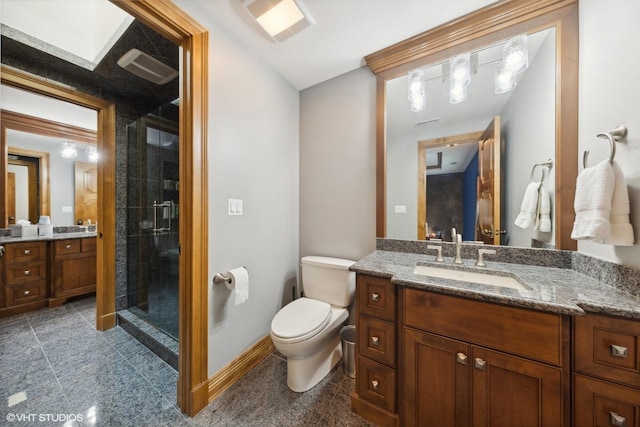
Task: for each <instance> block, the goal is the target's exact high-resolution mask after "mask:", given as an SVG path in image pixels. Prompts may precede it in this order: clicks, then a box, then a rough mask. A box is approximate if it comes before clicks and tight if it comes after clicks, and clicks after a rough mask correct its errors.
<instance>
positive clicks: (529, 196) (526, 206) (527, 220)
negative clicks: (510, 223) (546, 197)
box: [515, 182, 540, 229]
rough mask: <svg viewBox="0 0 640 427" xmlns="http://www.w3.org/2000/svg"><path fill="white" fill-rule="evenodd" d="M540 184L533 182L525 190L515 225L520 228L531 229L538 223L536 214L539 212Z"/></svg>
mask: <svg viewBox="0 0 640 427" xmlns="http://www.w3.org/2000/svg"><path fill="white" fill-rule="evenodd" d="M539 188H540V183H539V182H531V183H529V185H527V188H526V190H524V197H523V199H522V204H521V205H520V213H519V214H518V217H517V218H516V220H515V224H516V225H517V226H518V227H520V228H524V229H527V228H531V227H533V226H534V224H535V222H536V212H537V210H538V189H539Z"/></svg>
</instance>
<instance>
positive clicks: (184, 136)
mask: <svg viewBox="0 0 640 427" xmlns="http://www.w3.org/2000/svg"><path fill="white" fill-rule="evenodd" d="M113 3H114V4H115V5H116V6H118V7H120V8H121V9H123V10H125V11H126V12H127V13H129V14H131V15H132V16H133V17H134V18H136V19H138V20H139V21H140V22H142V23H144V24H145V25H147V26H149V27H150V28H152V29H153V30H155V31H157V32H158V33H159V34H161V35H163V36H164V37H166V38H167V39H169V40H171V41H172V42H174V43H175V44H177V45H179V46H180V47H181V49H180V54H181V69H180V100H181V108H180V130H181V132H180V181H181V183H180V184H181V185H180V188H181V190H182V191H181V195H180V197H181V200H180V208H179V209H180V212H179V216H180V218H182V219H184V220H183V221H180V247H181V256H180V261H179V263H180V264H179V270H180V275H179V313H178V316H179V362H178V385H177V387H178V393H177V400H178V406H179V407H180V409H181V410H182V412H184V413H186V414H187V415H189V416H193V415H195V414H197V413H198V412H199V411H200V410H201V409H203V408H204V407H205V406H206V405H207V403H208V368H207V358H208V328H207V326H208V286H207V285H208V191H207V106H208V81H207V77H208V53H209V35H208V32H207V31H206V29H205V28H204V27H202V26H200V24H198V23H197V22H196V21H194V20H193V19H192V18H191V17H189V16H188V15H186V14H185V13H184V12H183V11H182V10H180V9H179V8H178V7H177V6H176V5H174V4H173V3H172V2H171V1H170V0H118V1H113ZM0 78H1V81H2V83H3V84H6V85H9V86H14V87H17V88H21V89H25V90H28V91H31V92H35V93H39V94H41V95H45V96H49V97H53V98H56V99H60V100H64V101H68V102H72V103H74V104H77V105H81V106H83V107H87V108H91V109H93V110H95V111H96V112H97V113H98V133H97V142H98V144H97V145H98V151H99V153H100V155H101V158H102V161H101V162H99V168H98V200H99V204H100V205H101V209H100V211H99V214H98V230H97V232H98V237H99V238H98V244H97V258H98V260H97V286H96V288H97V290H96V323H97V328H98V330H106V329H109V328H111V327H113V326H115V323H116V313H115V230H116V222H115V219H116V218H115V200H116V193H115V182H116V174H115V138H116V129H115V120H116V114H115V105H114V104H112V103H109V102H107V101H105V100H102V99H99V98H96V97H93V96H90V95H86V94H83V93H80V92H77V91H75V90H73V89H69V88H68V87H66V86H63V85H60V84H57V83H53V82H51V81H48V80H44V79H42V78H40V77H37V76H34V75H30V74H27V73H23V72H20V71H17V70H15V69H12V68H9V67H5V66H4V65H3V66H2V68H1V73H0ZM0 157H1V158H0V160H1V161H4V162H6V160H7V147H6V146H3V147H0ZM0 175H1V176H0V181H1V182H0V188H4V185H6V184H5V182H6V181H5V179H6V177H5V176H4V174H0ZM187 207H188V209H187Z"/></svg>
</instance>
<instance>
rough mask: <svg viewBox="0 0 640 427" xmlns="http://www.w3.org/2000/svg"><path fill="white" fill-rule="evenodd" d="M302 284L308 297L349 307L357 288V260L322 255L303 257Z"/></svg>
mask: <svg viewBox="0 0 640 427" xmlns="http://www.w3.org/2000/svg"><path fill="white" fill-rule="evenodd" d="M301 264H302V285H303V287H304V295H305V296H306V297H307V298H312V299H315V300H320V301H324V302H327V303H329V304H331V305H335V306H338V307H348V306H349V304H351V302H352V301H353V296H354V293H355V290H356V273H354V272H353V271H349V267H351V266H352V265H353V264H355V261H351V260H348V259H340V258H330V257H321V256H306V257H303V258H302V261H301Z"/></svg>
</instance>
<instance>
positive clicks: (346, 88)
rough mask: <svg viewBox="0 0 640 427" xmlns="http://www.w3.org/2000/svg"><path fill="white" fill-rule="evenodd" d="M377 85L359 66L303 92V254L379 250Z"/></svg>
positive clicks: (356, 256)
mask: <svg viewBox="0 0 640 427" xmlns="http://www.w3.org/2000/svg"><path fill="white" fill-rule="evenodd" d="M375 82H376V80H375V76H374V75H373V73H371V71H370V70H369V69H368V68H360V69H357V70H355V71H352V72H350V73H347V74H344V75H342V76H338V77H336V78H333V79H331V80H328V81H326V82H324V83H321V84H318V85H316V86H313V87H311V88H308V89H306V90H304V91H302V92H301V94H300V256H305V255H323V256H333V257H339V258H346V259H353V260H357V259H359V258H362V257H364V256H365V255H367V254H368V253H370V252H372V251H373V250H375V236H376V229H375V224H376V215H375V203H376V200H375V198H376V195H375V181H376V165H375V161H376V137H375V127H376V117H375V99H376V83H375Z"/></svg>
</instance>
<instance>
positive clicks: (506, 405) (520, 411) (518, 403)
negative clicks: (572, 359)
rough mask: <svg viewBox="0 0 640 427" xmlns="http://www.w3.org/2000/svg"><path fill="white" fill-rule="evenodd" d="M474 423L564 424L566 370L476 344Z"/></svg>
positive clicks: (496, 426) (507, 425) (472, 361)
mask: <svg viewBox="0 0 640 427" xmlns="http://www.w3.org/2000/svg"><path fill="white" fill-rule="evenodd" d="M469 364H470V365H472V366H473V369H472V379H471V381H472V384H473V387H472V396H473V397H472V402H473V403H472V407H473V409H472V411H473V414H472V416H473V425H474V426H492V427H499V426H504V427H512V426H519V427H527V426H532V427H533V426H535V427H538V426H561V425H562V420H563V413H562V402H563V399H562V370H561V369H560V368H555V367H552V366H548V365H544V364H541V363H538V362H533V361H530V360H526V359H522V358H519V357H515V356H510V355H507V354H504V353H498V352H495V351H491V350H487V349H484V348H480V347H473V359H470V360H469Z"/></svg>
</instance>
